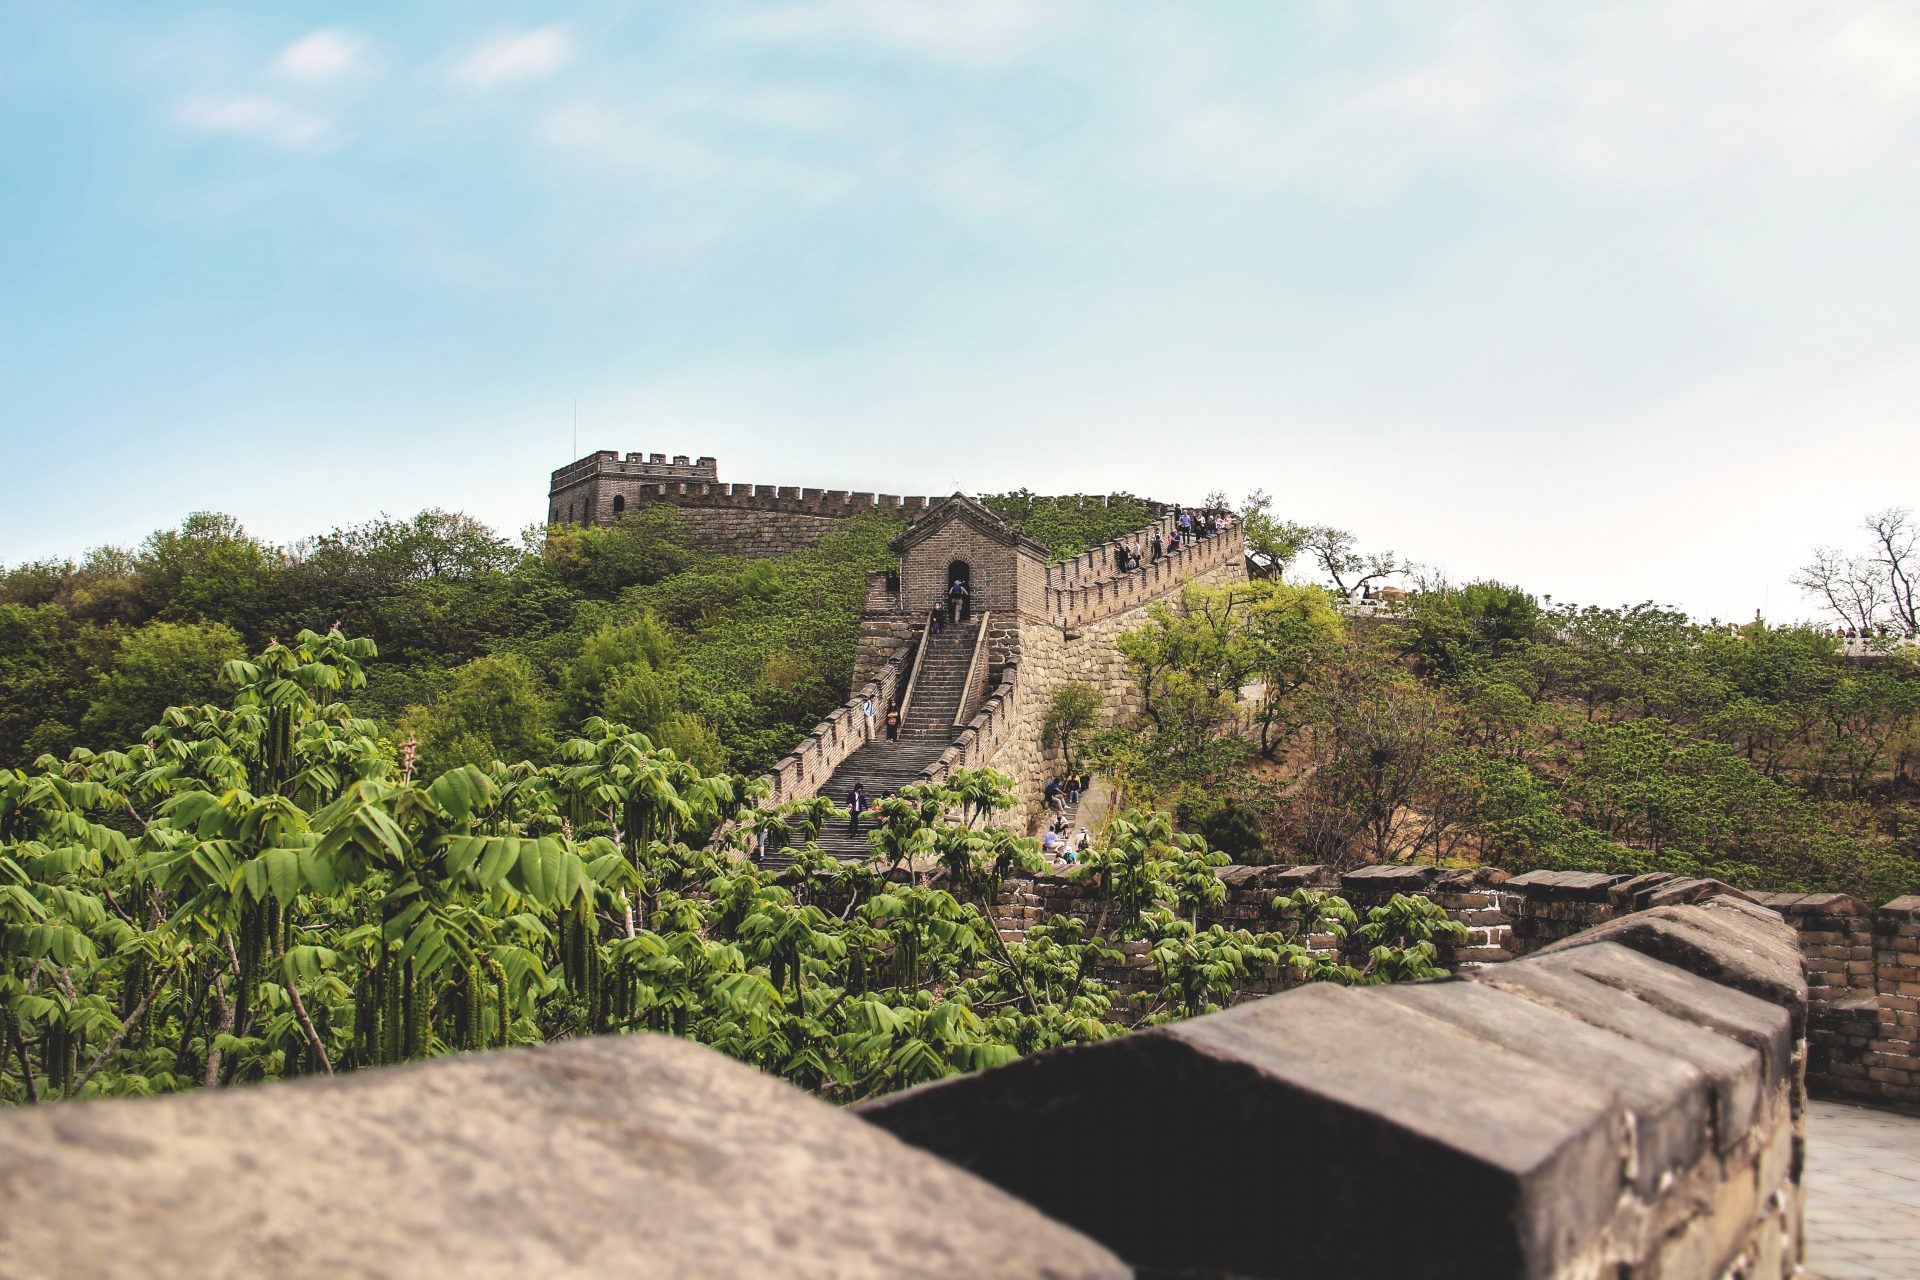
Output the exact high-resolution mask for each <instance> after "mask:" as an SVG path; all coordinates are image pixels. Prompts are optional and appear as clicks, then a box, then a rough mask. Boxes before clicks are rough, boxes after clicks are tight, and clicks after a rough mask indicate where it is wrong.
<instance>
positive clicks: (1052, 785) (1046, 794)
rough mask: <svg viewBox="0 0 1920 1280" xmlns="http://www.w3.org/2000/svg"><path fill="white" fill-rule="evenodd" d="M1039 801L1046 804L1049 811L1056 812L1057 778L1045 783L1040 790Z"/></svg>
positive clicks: (1057, 797)
mask: <svg viewBox="0 0 1920 1280" xmlns="http://www.w3.org/2000/svg"><path fill="white" fill-rule="evenodd" d="M1040 799H1041V800H1042V801H1044V802H1045V803H1046V806H1047V808H1049V809H1056V810H1057V809H1058V808H1059V807H1060V779H1059V778H1057V777H1056V778H1053V779H1052V780H1050V781H1049V782H1048V783H1047V785H1046V786H1045V787H1043V788H1041V790H1040Z"/></svg>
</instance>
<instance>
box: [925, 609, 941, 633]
mask: <svg viewBox="0 0 1920 1280" xmlns="http://www.w3.org/2000/svg"><path fill="white" fill-rule="evenodd" d="M927 634H928V635H930V636H937V635H939V634H940V606H939V605H935V606H933V612H932V613H930V614H928V615H927Z"/></svg>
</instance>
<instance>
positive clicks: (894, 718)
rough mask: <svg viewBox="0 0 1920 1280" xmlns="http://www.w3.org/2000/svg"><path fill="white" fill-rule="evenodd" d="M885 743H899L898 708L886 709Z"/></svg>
mask: <svg viewBox="0 0 1920 1280" xmlns="http://www.w3.org/2000/svg"><path fill="white" fill-rule="evenodd" d="M887 741H888V742H898V741H900V708H899V707H898V706H892V707H888V708H887Z"/></svg>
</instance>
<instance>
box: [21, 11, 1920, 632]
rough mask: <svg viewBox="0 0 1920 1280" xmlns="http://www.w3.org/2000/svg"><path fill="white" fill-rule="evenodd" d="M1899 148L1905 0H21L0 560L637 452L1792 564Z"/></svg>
mask: <svg viewBox="0 0 1920 1280" xmlns="http://www.w3.org/2000/svg"><path fill="white" fill-rule="evenodd" d="M1917 162H1920V9H1916V8H1915V7H1914V6H1913V5H1911V4H1910V3H1907V2H1906V0H1898V2H1876V0H1823V2H1820V3H1815V2H1813V0H1807V2H1805V3H1783V2H1781V0H1743V2H1742V3H1740V4H1732V3H1727V2H1726V0H1658V2H1657V3H1654V2H1645V0H1610V2H1607V3H1580V2H1576V0H1561V2H1560V3H1555V4H1552V5H1542V4H1539V3H1538V0H1516V2H1515V3H1500V4H1479V3H1453V4H1446V5H1439V4H1433V3H1431V2H1430V0H1373V2H1364V0H1346V2H1335V0H1245V2H1236V0H1195V2H1194V3H1190V4H1181V5H1169V4H1165V3H1159V2H1151V3H1150V2H1146V0H967V2H965V3H960V2H957V0H774V2H773V3H767V4H748V3H731V2H728V0H701V2H699V3H681V2H677V0H635V2H633V3H611V2H609V3H584V4H573V5H558V4H541V5H509V4H490V3H482V2H475V0H461V2H459V3H454V2H453V0H440V2H437V3H436V2H432V0H427V2H422V3H412V4H407V5H393V4H386V3H350V2H348V0H332V2H317V0H316V2H302V0H282V2H278V3H274V4H270V5H268V4H259V3H251V4H240V3H220V2H218V0H208V2H206V3H197V4H172V3H163V2H161V0H141V2H140V3H111V2H108V0H96V2H92V3H85V4H82V3H78V2H63V0H8V2H7V3H5V4H4V5H0V563H18V562H21V561H24V560H29V559H36V558H40V557H46V556H58V557H66V556H75V555H78V554H79V553H81V552H82V551H83V550H84V549H86V548H88V547H91V546H95V545H99V544H103V543H114V544H123V545H124V544H132V543H135V542H137V541H138V540H139V539H140V538H142V537H143V536H144V535H145V534H146V533H148V532H149V531H151V530H153V529H155V528H158V527H162V526H167V525H172V524H175V523H177V522H178V521H179V520H180V519H181V518H182V517H183V516H185V515H186V514H187V513H188V512H191V511H194V510H202V509H214V510H223V511H227V512H231V513H232V514H234V515H236V516H237V517H239V518H240V519H241V520H242V521H243V522H244V524H245V525H246V527H247V528H248V529H250V530H251V531H253V532H254V533H256V534H258V535H260V536H263V537H266V538H269V539H272V540H275V541H286V540H291V539H294V538H298V537H301V536H304V535H308V534H312V533H316V532H320V531H323V530H326V529H329V528H332V527H335V526H339V525H345V524H351V523H356V522H359V521H363V520H366V519H369V518H372V517H374V516H376V515H378V514H380V513H382V512H385V513H390V514H395V515H402V514H411V513H412V512H414V511H417V510H419V509H421V508H424V507H430V506H437V507H445V508H450V509H461V510H465V511H468V512H471V513H472V514H474V515H477V516H479V517H482V518H484V519H486V520H488V521H489V522H491V523H493V524H494V525H496V526H497V527H500V528H502V529H503V530H508V531H517V530H518V529H520V528H522V527H523V526H526V525H528V524H530V523H532V522H534V521H537V520H539V519H540V518H541V517H542V515H543V512H544V509H545V501H544V499H545V492H546V477H547V475H548V473H550V472H551V471H552V470H553V469H555V468H556V467H559V466H561V465H563V464H564V463H566V462H567V461H569V460H570V459H572V458H573V457H576V456H579V455H583V454H586V453H589V452H592V451H593V450H596V449H617V450H621V451H623V452H625V451H632V450H644V451H650V452H653V451H657V452H664V453H669V454H676V453H685V454H691V455H698V454H713V455H716V456H717V457H718V458H719V460H720V474H721V477H722V478H723V479H727V480H738V481H750V482H758V483H780V484H804V485H816V486H819V487H823V488H850V489H874V490H879V491H882V492H892V493H907V494H917V493H926V492H932V493H946V492H951V491H953V490H956V489H959V490H964V491H967V492H982V491H995V490H1001V489H1008V488H1017V487H1023V486H1024V487H1028V488H1032V489H1034V490H1037V491H1042V492H1080V491H1090V492H1105V491H1108V490H1127V491H1131V492H1134V493H1141V494H1146V495H1149V496H1153V497H1158V498H1163V499H1166V500H1184V501H1194V500H1196V499H1199V498H1200V497H1201V496H1203V495H1204V494H1206V493H1208V492H1209V491H1212V490H1224V491H1226V492H1227V493H1228V494H1229V495H1231V496H1233V497H1235V498H1237V497H1239V495H1241V494H1243V493H1245V492H1246V491H1247V490H1249V489H1251V488H1254V487H1260V488H1264V489H1266V490H1268V491H1269V492H1271V493H1272V494H1273V495H1274V497H1275V500H1276V509H1277V510H1278V512H1279V513H1280V514H1282V515H1284V516H1287V517H1289V518H1292V519H1297V520H1302V521H1307V522H1313V523H1328V524H1335V525H1339V526H1342V527H1346V528H1350V529H1352V530H1354V531H1355V532H1356V533H1357V534H1358V535H1359V536H1360V539H1361V542H1362V544H1363V545H1364V546H1367V547H1371V548H1380V549H1384V548H1391V549H1393V550H1395V551H1397V552H1399V553H1400V554H1402V555H1404V556H1408V557H1411V558H1413V559H1415V560H1418V561H1420V562H1422V563H1424V564H1427V565H1429V566H1433V567H1434V568H1436V569H1438V570H1440V571H1442V572H1444V573H1446V574H1447V575H1449V576H1451V577H1453V578H1455V579H1458V580H1465V579H1471V578H1481V577H1491V578H1497V579H1501V580H1504V581H1510V582H1517V583H1520V584H1522V585H1524V586H1526V587H1528V588H1530V589H1532V590H1534V591H1536V592H1539V593H1543V594H1550V595H1552V596H1553V597H1554V598H1555V599H1556V600H1562V601H1570V600H1571V601H1580V602H1584V603H1601V604H1617V603H1627V602H1634V601H1639V600H1645V599H1652V600H1656V601H1660V602H1663V603H1668V604H1673V605H1677V606H1680V607H1682V608H1685V609H1688V610H1689V611H1691V612H1694V613H1695V614H1696V615H1699V616H1702V617H1705V616H1709V615H1711V616H1718V617H1722V618H1738V619H1744V618H1747V617H1751V616H1752V614H1753V612H1754V611H1755V610H1756V609H1764V610H1765V611H1766V613H1767V616H1769V617H1771V618H1791V617H1796V616H1804V615H1807V614H1810V613H1811V612H1812V606H1811V604H1810V603H1808V602H1805V601H1804V600H1802V599H1801V598H1800V597H1799V595H1798V593H1797V592H1796V591H1795V590H1794V589H1793V588H1792V587H1791V586H1790V585H1789V582H1788V579H1789V578H1790V576H1791V574H1792V572H1793V570H1794V568H1795V567H1796V566H1797V565H1799V564H1800V563H1802V562H1803V561H1804V560H1805V559H1806V558H1807V553H1808V551H1809V549H1810V548H1811V547H1812V546H1814V545H1816V544H1821V543H1837V544H1841V545H1848V544H1851V543H1852V542H1854V541H1855V540H1856V539H1855V530H1856V527H1857V525H1858V523H1859V521H1860V519H1861V518H1862V517H1863V516H1864V515H1865V514H1866V513H1868V512H1869V511H1873V510H1877V509H1880V508H1884V507H1887V506H1893V505H1902V506H1915V505H1920V421H1917V419H1916V406H1920V349H1917V347H1916V340H1917V339H1920V234H1916V232H1917V231H1920V163H1917ZM576 406H577V408H576ZM576 417H577V441H578V443H577V446H576V444H575V439H576V435H575V432H576Z"/></svg>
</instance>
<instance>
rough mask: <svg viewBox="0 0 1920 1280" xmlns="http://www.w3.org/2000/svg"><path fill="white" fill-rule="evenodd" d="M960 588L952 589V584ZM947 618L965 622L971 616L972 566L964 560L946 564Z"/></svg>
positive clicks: (952, 620) (950, 620)
mask: <svg viewBox="0 0 1920 1280" xmlns="http://www.w3.org/2000/svg"><path fill="white" fill-rule="evenodd" d="M955 583H958V584H959V585H960V590H958V591H955V590H954V584H955ZM946 593H947V620H948V621H949V622H965V621H967V620H968V619H969V618H971V617H973V566H972V565H970V564H968V563H967V562H966V561H965V560H955V561H953V562H952V563H950V564H949V565H947V582H946Z"/></svg>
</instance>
